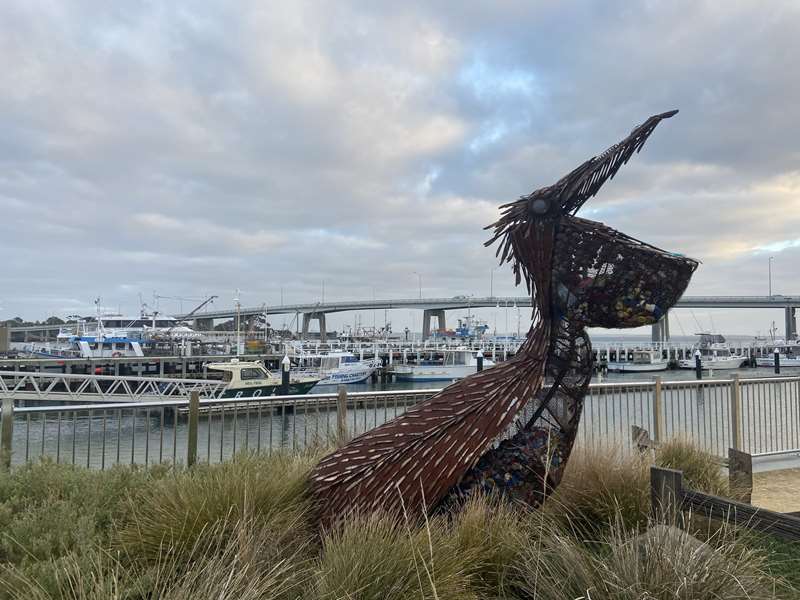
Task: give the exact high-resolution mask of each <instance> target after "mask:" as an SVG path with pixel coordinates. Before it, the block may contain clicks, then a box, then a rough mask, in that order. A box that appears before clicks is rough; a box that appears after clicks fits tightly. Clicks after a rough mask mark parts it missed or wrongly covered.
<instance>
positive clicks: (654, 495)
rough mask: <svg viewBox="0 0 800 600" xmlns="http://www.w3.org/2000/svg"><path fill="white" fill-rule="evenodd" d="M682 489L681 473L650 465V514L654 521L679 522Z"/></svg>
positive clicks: (671, 523)
mask: <svg viewBox="0 0 800 600" xmlns="http://www.w3.org/2000/svg"><path fill="white" fill-rule="evenodd" d="M682 491H683V473H681V472H680V471H675V470H673V469H662V468H660V467H655V466H653V467H650V516H651V517H652V518H653V520H654V521H655V522H657V523H666V524H668V525H676V524H678V523H680V517H681V500H682V499H681V493H682Z"/></svg>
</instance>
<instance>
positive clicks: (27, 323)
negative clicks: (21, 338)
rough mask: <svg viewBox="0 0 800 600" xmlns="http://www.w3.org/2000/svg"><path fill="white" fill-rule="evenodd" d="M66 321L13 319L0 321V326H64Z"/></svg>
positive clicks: (49, 318)
mask: <svg viewBox="0 0 800 600" xmlns="http://www.w3.org/2000/svg"><path fill="white" fill-rule="evenodd" d="M65 323H66V321H64V320H63V319H59V318H58V317H48V318H47V319H45V320H44V321H26V320H24V319H23V318H22V317H14V318H13V319H6V320H5V321H0V325H3V326H6V327H32V326H35V325H64V324H65Z"/></svg>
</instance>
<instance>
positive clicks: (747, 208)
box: [0, 0, 800, 332]
mask: <svg viewBox="0 0 800 600" xmlns="http://www.w3.org/2000/svg"><path fill="white" fill-rule="evenodd" d="M799 11H800V9H798V8H797V7H796V5H795V4H794V3H791V2H775V3H771V4H769V5H768V6H767V7H765V6H761V5H757V4H753V3H749V2H729V3H725V5H724V6H720V5H719V4H717V3H712V2H688V1H685V2H683V1H682V2H651V3H641V4H631V3H628V2H622V1H619V2H609V3H582V2H581V3H577V2H574V3H572V2H570V3H550V2H533V3H532V2H515V1H510V0H509V1H508V2H502V3H489V4H486V3H477V2H466V3H459V5H458V9H457V10H454V8H453V5H452V4H451V3H448V2H434V3H429V2H425V3H402V4H395V3H368V4H362V3H349V2H337V3H329V4H324V5H320V4H318V3H303V2H299V3H294V2H292V3H289V2H286V3H282V2H273V3H266V4H265V3H260V2H246V3H242V4H240V5H238V6H237V8H236V9H235V10H234V9H232V8H231V7H230V6H229V5H227V4H226V3H222V2H202V3H198V2H176V3H172V4H169V5H159V4H137V5H120V4H113V3H112V4H110V5H97V4H96V3H92V2H82V3H76V4H72V5H70V7H69V8H67V7H66V6H63V5H59V4H52V3H35V2H32V3H28V2H9V3H5V4H4V5H3V6H2V7H0V28H2V33H0V68H2V70H3V72H4V77H5V81H6V85H4V86H3V88H2V90H0V235H1V236H2V239H0V251H2V256H3V259H4V260H3V262H2V273H0V278H2V282H3V284H4V285H3V287H4V289H10V290H13V291H12V292H11V293H8V292H4V296H3V302H2V312H0V318H8V317H11V316H15V315H17V314H19V315H21V316H24V317H29V318H40V317H44V316H46V315H48V314H49V313H51V312H56V311H59V310H61V309H62V308H67V307H70V306H75V305H76V303H77V304H80V302H82V300H81V299H85V301H88V302H89V303H90V301H91V298H93V297H95V296H96V295H98V294H101V295H103V296H104V297H105V298H108V300H109V302H111V304H117V303H119V304H122V306H123V307H124V308H127V309H128V310H135V309H136V306H137V302H138V300H137V297H136V296H137V294H138V292H135V291H134V290H139V291H141V292H142V293H143V294H145V295H148V294H151V293H152V290H154V289H156V290H158V291H159V292H160V293H164V294H167V295H174V296H197V295H199V294H200V293H207V292H208V293H218V294H220V295H221V296H224V297H225V298H227V300H225V299H222V300H220V301H219V303H225V302H230V298H231V297H232V293H233V292H232V290H233V289H235V288H237V287H238V288H241V289H242V290H244V291H243V300H245V301H248V302H250V303H253V304H259V303H261V302H262V301H267V300H269V301H274V300H275V298H276V297H277V295H278V294H279V288H280V287H283V288H284V295H285V298H286V299H287V301H288V300H312V299H317V298H318V297H319V296H320V293H321V286H322V281H323V280H324V281H325V286H326V297H328V298H337V297H339V298H344V297H357V296H362V297H371V296H372V294H373V289H374V290H375V292H376V293H377V295H378V296H392V297H400V296H410V295H414V294H415V293H416V291H417V283H418V282H417V277H416V275H414V274H413V273H414V272H415V271H416V272H419V273H421V274H422V276H423V283H424V287H425V290H424V291H425V293H426V295H431V296H432V295H455V294H462V293H471V292H472V293H486V292H487V291H488V285H489V284H488V282H489V277H490V275H489V274H490V272H491V270H492V269H493V268H494V267H495V260H494V253H493V249H485V248H483V246H482V243H483V241H484V240H485V238H486V233H485V232H484V231H483V230H482V227H483V226H484V225H486V224H488V223H490V222H491V221H492V220H494V218H495V216H496V206H497V205H499V204H500V203H502V202H505V201H508V200H512V199H514V198H516V197H517V196H519V195H520V194H525V193H528V192H530V191H531V190H532V189H534V188H537V187H540V186H542V185H546V184H549V183H551V182H553V181H555V180H556V179H557V178H558V177H560V176H561V175H563V174H564V173H565V172H567V171H568V170H569V169H571V168H573V167H574V166H575V165H576V164H578V163H579V162H580V161H582V160H585V159H586V158H588V157H589V156H591V155H592V154H595V153H597V152H599V151H601V150H603V149H604V148H605V147H607V146H608V145H609V144H611V143H613V142H615V141H617V140H618V139H620V138H621V137H622V136H623V135H625V134H626V133H627V132H628V131H629V130H630V128H631V127H632V126H633V125H635V124H636V123H637V122H638V121H641V120H642V119H644V118H645V117H646V116H648V115H649V114H652V113H654V112H658V111H662V110H665V109H669V108H679V109H681V113H680V114H679V115H678V116H677V117H676V118H675V119H673V120H672V121H670V122H667V123H665V124H663V125H662V126H661V127H660V128H659V130H658V131H657V132H656V134H655V135H654V136H653V138H652V140H651V141H650V142H648V145H647V147H646V149H645V151H644V152H643V154H642V155H641V156H637V157H635V158H634V159H633V161H632V162H631V164H630V165H629V166H628V167H626V168H625V169H624V170H622V171H621V172H620V173H619V175H618V177H617V178H616V179H615V180H614V181H613V182H611V183H610V184H608V186H607V188H606V189H604V190H603V192H602V193H601V195H600V197H599V198H596V199H594V200H592V201H591V202H590V203H588V204H587V205H586V209H585V213H584V214H585V216H587V217H589V218H595V219H598V220H603V221H605V222H607V223H608V224H609V225H611V226H613V227H617V228H619V229H621V230H622V231H625V232H626V233H629V234H632V235H639V236H641V237H642V238H643V239H645V240H646V241H649V242H652V243H655V244H658V245H661V246H662V247H666V248H669V249H674V250H679V251H682V252H686V253H687V254H691V255H693V256H695V257H697V258H699V259H701V260H703V261H704V262H703V266H702V267H701V269H700V270H699V271H698V273H697V275H696V276H695V279H694V281H693V283H692V287H691V288H690V292H693V293H720V294H724V293H760V292H761V291H762V288H763V272H762V271H763V269H762V268H761V266H760V265H761V264H762V263H763V256H764V253H763V252H759V251H758V250H757V248H759V247H775V246H770V245H774V244H776V243H779V242H781V241H783V240H789V239H794V238H796V237H797V235H798V234H797V233H796V232H797V231H798V230H799V229H798V218H800V217H798V214H800V211H798V210H797V209H798V208H800V200H798V192H800V189H798V185H800V184H798V175H797V173H798V171H799V170H800V151H798V149H797V145H796V140H797V139H800V125H799V124H800V101H798V100H800V79H798V78H796V77H792V76H791V73H792V64H791V61H792V60H793V57H794V56H797V55H798V54H800V52H798V51H799V50H800V48H799V47H798V44H800V42H798V40H797V36H796V35H795V32H796V31H797V28H798V26H799V25H800V12H799ZM776 214H777V215H780V217H779V218H776ZM797 253H798V249H797V248H787V249H785V250H783V251H781V252H777V251H776V252H774V254H775V255H776V267H777V265H778V264H781V265H784V266H783V269H782V270H781V271H780V272H779V273H776V277H778V278H780V279H779V281H780V285H781V286H782V288H785V289H786V291H789V292H790V291H792V290H790V289H789V288H791V285H792V283H793V281H796V279H797V278H796V274H797V270H796V267H795V266H794V265H796V264H797V262H796V259H797ZM494 289H495V292H496V293H503V294H512V293H514V292H515V290H514V288H513V285H512V278H511V276H510V274H509V273H508V272H507V270H506V269H505V268H504V269H500V270H497V271H495V272H494ZM794 291H795V292H796V291H798V290H794ZM65 299H69V300H65ZM720 318H721V319H722V321H723V322H724V317H720ZM397 319H398V320H400V321H407V322H409V323H410V321H409V319H410V316H409V315H398V316H397ZM761 320H763V315H761V316H760V315H758V314H755V313H754V315H752V316H750V317H748V323H749V325H748V327H750V328H751V329H753V330H755V329H756V328H757V327H756V325H757V323H756V322H757V321H758V322H759V323H760V321H761ZM729 324H730V325H731V326H734V325H735V326H736V329H737V332H741V331H740V329H741V324H740V322H739V321H737V320H736V319H735V318H734V319H732V320H731V321H730V323H729ZM758 328H761V329H763V327H761V326H760V324H759V327H758Z"/></svg>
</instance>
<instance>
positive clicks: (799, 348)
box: [756, 340, 800, 367]
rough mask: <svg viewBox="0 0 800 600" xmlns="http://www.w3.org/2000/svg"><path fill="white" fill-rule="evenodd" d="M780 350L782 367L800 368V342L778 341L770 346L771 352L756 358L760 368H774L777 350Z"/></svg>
mask: <svg viewBox="0 0 800 600" xmlns="http://www.w3.org/2000/svg"><path fill="white" fill-rule="evenodd" d="M776 349H777V350H778V356H779V357H780V364H781V366H782V367H800V341H793V342H792V341H789V342H784V341H781V340H778V341H776V342H775V343H774V344H772V345H771V346H769V352H765V353H764V355H763V356H759V357H757V358H756V365H758V366H759V367H772V366H774V365H775V350H776Z"/></svg>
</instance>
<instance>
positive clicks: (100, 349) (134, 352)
mask: <svg viewBox="0 0 800 600" xmlns="http://www.w3.org/2000/svg"><path fill="white" fill-rule="evenodd" d="M144 343H145V342H144V340H143V339H142V338H141V337H138V336H135V335H134V336H130V335H129V332H128V331H127V330H123V329H106V327H105V325H104V322H103V321H102V320H100V319H98V320H96V321H91V322H87V321H85V320H83V319H79V320H78V321H77V322H76V323H75V324H74V325H67V326H64V327H61V328H60V329H59V332H58V335H57V336H56V341H55V342H31V343H25V344H23V345H22V346H21V347H19V350H20V351H22V352H23V353H25V354H29V355H31V356H34V357H39V358H122V357H129V356H144V351H143V345H144Z"/></svg>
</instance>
